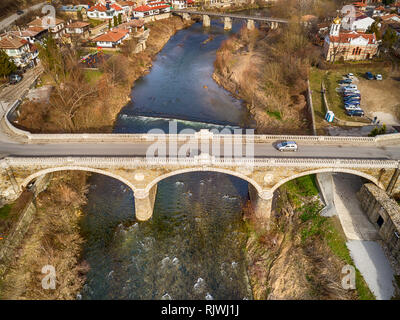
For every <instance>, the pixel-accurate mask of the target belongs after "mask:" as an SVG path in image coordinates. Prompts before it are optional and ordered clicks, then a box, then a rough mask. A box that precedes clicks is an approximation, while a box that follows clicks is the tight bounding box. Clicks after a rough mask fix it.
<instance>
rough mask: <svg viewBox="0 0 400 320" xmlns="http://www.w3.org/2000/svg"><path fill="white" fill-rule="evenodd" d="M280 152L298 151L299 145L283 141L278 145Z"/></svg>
mask: <svg viewBox="0 0 400 320" xmlns="http://www.w3.org/2000/svg"><path fill="white" fill-rule="evenodd" d="M276 148H277V149H278V150H279V151H297V144H296V142H294V141H282V142H280V143H278V144H277V145H276Z"/></svg>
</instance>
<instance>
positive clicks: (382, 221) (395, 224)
mask: <svg viewBox="0 0 400 320" xmlns="http://www.w3.org/2000/svg"><path fill="white" fill-rule="evenodd" d="M358 198H359V200H360V203H361V208H362V209H363V210H364V212H365V213H366V214H367V215H368V218H369V220H370V221H371V222H372V223H373V224H374V225H375V226H376V227H377V228H378V229H379V235H380V236H381V237H382V239H383V240H384V241H385V242H386V244H387V246H388V247H389V250H390V251H391V254H392V255H393V257H394V258H395V259H396V260H397V261H398V262H399V263H400V206H399V205H398V204H397V202H396V201H394V200H393V199H391V198H390V197H389V196H388V195H387V194H386V192H385V191H384V190H382V189H380V188H378V187H377V186H376V185H374V184H372V183H366V184H364V185H363V186H362V187H361V190H360V191H359V192H358Z"/></svg>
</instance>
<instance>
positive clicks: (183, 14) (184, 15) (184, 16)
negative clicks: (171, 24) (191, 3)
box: [182, 12, 191, 20]
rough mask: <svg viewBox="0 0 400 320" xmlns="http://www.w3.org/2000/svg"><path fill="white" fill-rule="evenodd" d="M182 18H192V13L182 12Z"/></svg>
mask: <svg viewBox="0 0 400 320" xmlns="http://www.w3.org/2000/svg"><path fill="white" fill-rule="evenodd" d="M182 18H183V20H190V19H191V18H190V14H189V13H186V12H184V13H182Z"/></svg>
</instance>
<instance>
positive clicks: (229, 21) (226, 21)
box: [224, 17, 232, 30]
mask: <svg viewBox="0 0 400 320" xmlns="http://www.w3.org/2000/svg"><path fill="white" fill-rule="evenodd" d="M231 29H232V19H231V18H229V17H225V18H224V30H231Z"/></svg>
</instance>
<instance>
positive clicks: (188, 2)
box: [186, 0, 194, 4]
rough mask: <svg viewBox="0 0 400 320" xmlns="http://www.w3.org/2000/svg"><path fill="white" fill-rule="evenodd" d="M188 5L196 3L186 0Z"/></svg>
mask: <svg viewBox="0 0 400 320" xmlns="http://www.w3.org/2000/svg"><path fill="white" fill-rule="evenodd" d="M186 3H187V4H192V3H194V0H186Z"/></svg>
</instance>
